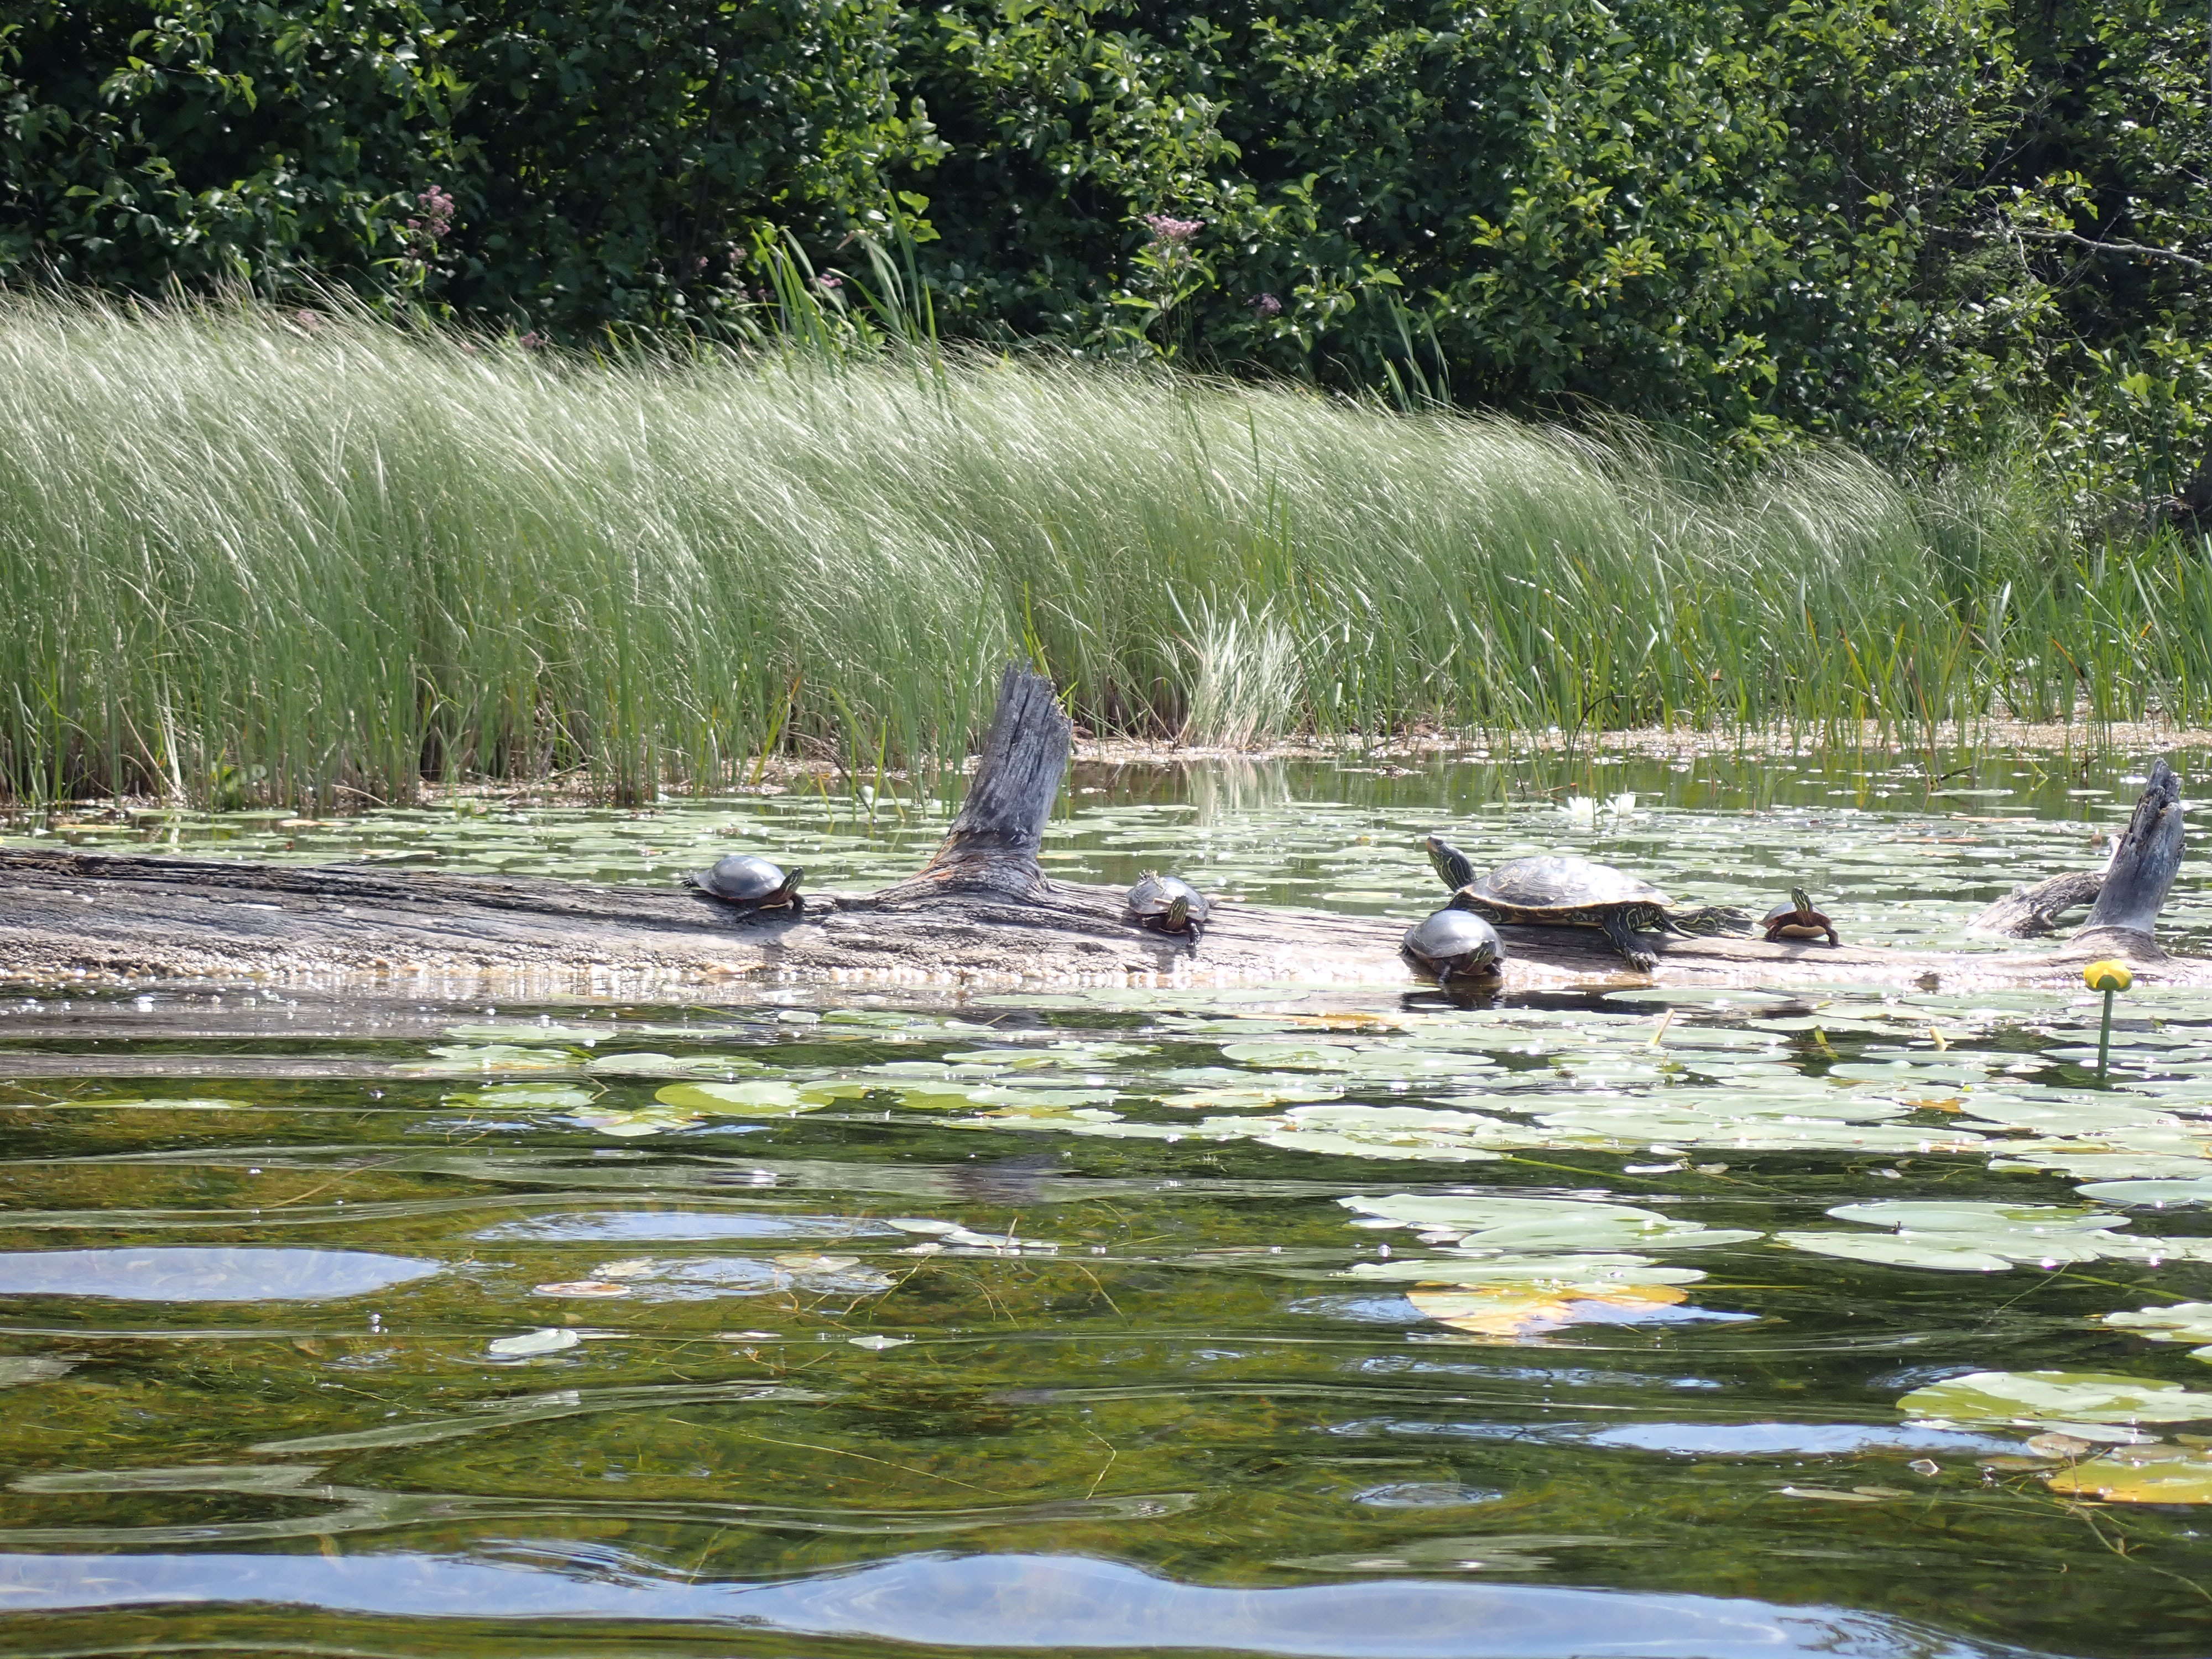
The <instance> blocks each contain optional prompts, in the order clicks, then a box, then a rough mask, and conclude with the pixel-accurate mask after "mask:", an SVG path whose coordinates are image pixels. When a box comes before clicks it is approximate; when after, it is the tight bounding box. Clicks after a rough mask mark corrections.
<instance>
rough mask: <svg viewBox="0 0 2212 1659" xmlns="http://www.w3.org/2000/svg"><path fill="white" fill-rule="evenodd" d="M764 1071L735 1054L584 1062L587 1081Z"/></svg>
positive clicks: (612, 1057)
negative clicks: (608, 1078)
mask: <svg viewBox="0 0 2212 1659" xmlns="http://www.w3.org/2000/svg"><path fill="white" fill-rule="evenodd" d="M766 1069H767V1068H766V1067H765V1066H763V1065H762V1064H761V1063H760V1062H759V1061H758V1060H744V1059H740V1058H739V1057H738V1056H737V1055H735V1054H600V1055H599V1056H598V1057H597V1058H595V1059H592V1060H586V1061H585V1062H584V1073H585V1075H586V1076H587V1077H714V1078H729V1077H735V1076H736V1075H737V1074H738V1073H741V1072H761V1071H765V1070H766Z"/></svg>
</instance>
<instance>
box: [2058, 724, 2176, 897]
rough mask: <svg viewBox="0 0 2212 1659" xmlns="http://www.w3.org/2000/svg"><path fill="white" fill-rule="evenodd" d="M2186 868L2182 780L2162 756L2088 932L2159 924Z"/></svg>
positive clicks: (2110, 871)
mask: <svg viewBox="0 0 2212 1659" xmlns="http://www.w3.org/2000/svg"><path fill="white" fill-rule="evenodd" d="M2180 873H2181V781H2180V779H2179V778H2177V777H2175V776H2174V775H2173V769H2172V767H2171V766H2168V765H2167V764H2166V763H2165V762H2164V761H2160V762H2159V763H2157V764H2155V765H2154V766H2153V767H2152V768H2151V769H2150V777H2149V779H2148V781H2147V783H2146V785H2145V787H2144V789H2143V792H2142V798H2141V799H2138V800H2137V801H2136V810H2135V813H2134V816H2133V817H2130V818H2129V820H2128V827H2127V829H2126V830H2125V831H2124V832H2123V833H2122V835H2121V836H2120V842H2119V846H2118V848H2115V849H2114V851H2113V854H2112V863H2111V864H2110V865H2108V866H2106V870H2105V887H2104V890H2103V891H2102V892H2100V893H2099V894H2098V895H2097V902H2096V903H2095V904H2094V905H2093V906H2092V907H2091V908H2090V911H2089V920H2088V921H2086V922H2084V923H2083V924H2082V932H2083V933H2094V932H2106V933H2111V932H2118V933H2140V934H2142V936H2143V937H2144V938H2146V939H2148V938H2149V937H2150V935H2151V934H2152V933H2154V931H2155V930H2156V929H2157V927H2158V913H2159V912H2160V910H2162V909H2163V908H2166V895H2167V894H2168V893H2170V892H2172V890H2173V878H2174V877H2176V876H2177V875H2179V874H2180Z"/></svg>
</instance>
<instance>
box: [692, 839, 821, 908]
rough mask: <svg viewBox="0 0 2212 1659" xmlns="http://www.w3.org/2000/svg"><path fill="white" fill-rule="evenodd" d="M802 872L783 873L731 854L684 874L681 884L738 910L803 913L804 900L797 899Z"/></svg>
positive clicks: (756, 860) (765, 863) (745, 856)
mask: <svg viewBox="0 0 2212 1659" xmlns="http://www.w3.org/2000/svg"><path fill="white" fill-rule="evenodd" d="M805 873H806V872H805V871H804V870H793V871H792V872H789V873H788V874H786V873H785V872H784V871H783V869H782V867H781V866H779V865H774V864H770V863H769V861H768V860H766V859H763V858H757V857H755V856H754V855H753V854H750V853H732V854H729V855H728V856H726V857H725V858H720V859H717V860H714V868H713V869H711V870H697V871H694V872H691V873H690V874H689V875H686V876H685V877H684V882H685V883H686V884H688V885H690V886H692V887H696V888H697V889H698V890H700V891H701V892H702V893H704V894H706V895H707V896H708V897H710V898H718V899H720V900H721V901H722V902H723V903H725V904H734V905H736V906H737V907H738V908H739V909H742V910H781V909H790V910H792V911H793V912H797V911H800V910H804V909H805V908H806V901H805V899H803V898H801V897H799V878H800V877H801V876H803V875H805Z"/></svg>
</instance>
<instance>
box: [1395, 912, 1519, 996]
mask: <svg viewBox="0 0 2212 1659" xmlns="http://www.w3.org/2000/svg"><path fill="white" fill-rule="evenodd" d="M1398 948H1399V950H1400V951H1401V952H1403V953H1404V955H1405V957H1406V959H1407V961H1408V962H1410V963H1413V966H1414V967H1415V968H1417V969H1419V970H1420V971H1421V972H1422V973H1424V974H1426V975H1428V976H1429V977H1430V978H1431V979H1432V980H1434V981H1436V982H1437V984H1438V985H1441V986H1442V987H1443V988H1444V989H1445V990H1447V991H1450V990H1455V989H1457V988H1459V987H1462V986H1468V985H1494V984H1496V983H1497V982H1498V981H1499V980H1500V979H1502V978H1504V975H1505V947H1504V945H1501V944H1500V943H1499V942H1498V930H1497V929H1496V928H1495V927H1492V926H1491V925H1490V924H1489V923H1488V922H1486V921H1484V920H1483V919H1482V918H1481V917H1480V916H1478V915H1475V914H1474V912H1472V911H1469V910H1455V909H1452V908H1449V907H1447V908H1444V909H1442V910H1436V911H1431V913H1430V914H1429V915H1428V916H1427V917H1426V918H1425V919H1424V920H1422V921H1418V922H1415V923H1414V924H1413V926H1412V927H1408V928H1407V930H1406V938H1405V941H1404V943H1403V944H1401V945H1400V946H1399V947H1398Z"/></svg>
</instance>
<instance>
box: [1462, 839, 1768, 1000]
mask: <svg viewBox="0 0 2212 1659" xmlns="http://www.w3.org/2000/svg"><path fill="white" fill-rule="evenodd" d="M1428 849H1429V861H1430V862H1431V864H1433V865H1434V866H1436V870H1437V874H1438V875H1439V876H1441V877H1443V879H1444V881H1445V882H1446V884H1451V883H1453V882H1455V880H1456V881H1457V883H1458V884H1457V885H1456V887H1455V889H1454V890H1453V893H1452V897H1451V902H1452V908H1455V909H1459V910H1472V911H1473V912H1474V914H1475V915H1479V916H1480V917H1481V918H1482V919H1483V920H1484V921H1491V922H1504V923H1509V924H1510V923H1518V924H1521V925H1522V926H1525V927H1596V928H1601V929H1602V930H1603V931H1604V933H1605V936H1606V937H1607V939H1611V940H1612V941H1613V949H1614V950H1616V951H1620V955H1621V957H1622V959H1623V960H1624V961H1626V963H1628V965H1629V966H1630V967H1632V968H1633V969H1636V970H1637V971H1638V973H1644V974H1648V973H1650V971H1651V970H1652V969H1654V968H1656V967H1657V966H1658V965H1659V959H1658V957H1656V956H1654V955H1653V954H1652V953H1651V952H1650V951H1647V950H1645V949H1644V947H1643V945H1640V944H1639V943H1638V941H1637V939H1636V935H1637V934H1638V933H1680V934H1681V935H1683V936H1684V937H1685V938H1689V937H1693V936H1695V935H1697V934H1699V933H1722V932H1724V931H1729V930H1731V929H1735V928H1738V927H1741V926H1742V925H1743V924H1744V923H1745V922H1746V921H1748V920H1749V918H1748V917H1747V916H1746V915H1744V913H1743V912H1742V911H1741V910H1735V909H1731V908H1728V907H1726V906H1723V905H1708V906H1705V907H1704V908H1700V909H1695V910H1680V909H1677V908H1675V905H1674V900H1673V899H1671V898H1669V897H1668V896H1667V895H1666V894H1664V893H1662V892H1661V891H1660V890H1659V889H1657V888H1656V887H1654V886H1653V885H1652V884H1650V882H1648V881H1645V880H1644V879H1643V878H1641V877H1639V876H1632V875H1630V874H1629V873H1628V872H1626V871H1625V870H1616V869H1614V868H1613V866H1611V865H1609V864H1594V863H1592V862H1591V861H1590V860H1588V859H1584V858H1577V857H1575V856H1574V855H1573V854H1566V853H1547V854H1538V855H1537V856H1536V857H1534V858H1526V859H1514V860H1511V861H1510V862H1508V863H1505V864H1501V865H1499V866H1498V867H1497V868H1496V869H1495V870H1492V871H1490V872H1486V874H1483V875H1480V876H1474V875H1473V873H1472V872H1473V871H1474V865H1473V864H1472V863H1471V862H1470V861H1469V860H1468V856H1467V854H1464V853H1462V852H1461V851H1460V850H1459V848H1456V847H1454V846H1453V845H1452V844H1451V843H1450V842H1448V841H1446V840H1445V839H1444V838H1443V836H1430V837H1429V838H1428ZM1462 876H1468V877H1471V879H1467V880H1458V878H1461V877H1462Z"/></svg>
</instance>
